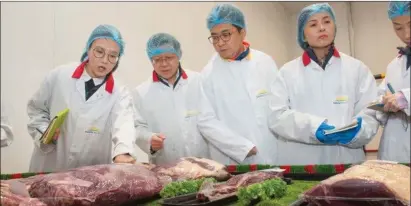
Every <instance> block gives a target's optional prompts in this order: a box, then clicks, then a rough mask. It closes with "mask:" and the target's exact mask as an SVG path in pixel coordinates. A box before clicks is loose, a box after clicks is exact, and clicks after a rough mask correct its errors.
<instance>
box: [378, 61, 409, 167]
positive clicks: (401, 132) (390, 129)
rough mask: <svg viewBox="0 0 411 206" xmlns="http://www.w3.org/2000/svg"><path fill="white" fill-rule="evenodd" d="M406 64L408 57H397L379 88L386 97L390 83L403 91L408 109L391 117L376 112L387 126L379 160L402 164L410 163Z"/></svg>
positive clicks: (379, 150)
mask: <svg viewBox="0 0 411 206" xmlns="http://www.w3.org/2000/svg"><path fill="white" fill-rule="evenodd" d="M406 62H407V57H406V56H404V55H403V56H399V57H396V58H395V59H394V60H393V61H392V62H391V63H390V64H389V65H388V67H387V72H386V76H385V79H384V80H383V81H382V82H381V84H380V87H379V94H380V95H384V94H385V92H386V91H389V90H388V87H387V86H386V85H387V82H389V83H390V84H391V86H392V87H393V89H394V90H395V91H396V92H398V91H401V92H402V93H403V94H404V96H405V98H406V99H407V101H408V107H407V108H406V109H404V110H403V111H400V112H397V113H393V114H389V115H387V113H383V112H376V119H377V120H378V121H379V122H380V123H382V125H385V126H384V130H383V133H382V136H381V140H380V146H379V149H378V159H382V160H390V161H396V162H401V163H409V162H410V68H408V70H406V68H405V65H406ZM404 113H405V114H406V115H405V114H404ZM407 118H408V120H407ZM375 127H378V126H375Z"/></svg>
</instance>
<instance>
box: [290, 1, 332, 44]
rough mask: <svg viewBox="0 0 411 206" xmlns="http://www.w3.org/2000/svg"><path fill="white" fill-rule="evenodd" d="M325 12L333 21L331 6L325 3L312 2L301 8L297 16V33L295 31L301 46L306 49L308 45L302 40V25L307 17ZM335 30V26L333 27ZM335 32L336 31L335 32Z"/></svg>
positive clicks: (303, 25)
mask: <svg viewBox="0 0 411 206" xmlns="http://www.w3.org/2000/svg"><path fill="white" fill-rule="evenodd" d="M321 12H327V13H328V14H329V15H330V16H331V18H332V19H333V21H334V22H335V15H334V11H333V9H332V8H331V6H330V5H329V4H327V3H320V4H312V5H310V6H307V7H305V8H303V9H302V10H301V12H300V15H299V16H298V28H297V30H298V33H297V35H298V36H297V41H298V44H299V45H300V47H301V48H303V49H306V48H307V47H308V45H307V43H305V42H304V27H305V25H306V24H307V21H308V19H309V18H310V17H311V16H312V15H314V14H317V13H321ZM335 30H336V31H337V27H335ZM335 34H337V32H335Z"/></svg>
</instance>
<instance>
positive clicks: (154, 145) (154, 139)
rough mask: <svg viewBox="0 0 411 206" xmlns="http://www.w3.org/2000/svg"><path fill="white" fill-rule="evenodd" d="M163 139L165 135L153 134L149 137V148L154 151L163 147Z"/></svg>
mask: <svg viewBox="0 0 411 206" xmlns="http://www.w3.org/2000/svg"><path fill="white" fill-rule="evenodd" d="M165 139H166V137H165V136H164V135H163V134H153V136H151V139H150V145H151V149H152V150H153V151H155V152H157V151H158V150H160V149H163V146H164V140H165Z"/></svg>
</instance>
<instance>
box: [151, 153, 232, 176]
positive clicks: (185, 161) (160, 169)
mask: <svg viewBox="0 0 411 206" xmlns="http://www.w3.org/2000/svg"><path fill="white" fill-rule="evenodd" d="M152 171H154V172H155V173H157V174H158V175H160V176H169V177H171V178H172V180H173V181H177V180H178V181H180V180H189V179H199V178H202V177H213V178H215V179H217V180H219V181H223V180H227V179H228V178H230V176H231V175H230V173H228V172H227V170H226V168H225V166H224V165H222V164H220V163H218V162H215V161H213V160H209V159H205V158H196V157H184V158H180V159H179V160H178V161H177V162H176V163H174V164H170V165H159V166H155V167H154V168H152Z"/></svg>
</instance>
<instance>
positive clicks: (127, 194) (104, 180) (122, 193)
mask: <svg viewBox="0 0 411 206" xmlns="http://www.w3.org/2000/svg"><path fill="white" fill-rule="evenodd" d="M162 186H163V183H162V182H161V180H160V179H159V178H158V177H157V176H156V174H155V173H154V172H151V171H150V170H148V169H147V168H146V167H143V166H140V165H132V164H106V165H94V166H86V167H80V168H76V169H71V170H68V171H65V172H58V173H52V174H48V175H44V176H43V178H40V179H38V180H36V181H34V182H33V183H32V184H31V187H30V189H29V192H30V195H31V197H35V198H39V199H41V200H42V201H43V202H45V203H46V204H47V205H50V206H57V205H64V206H69V205H76V206H83V205H87V206H89V205H121V204H123V203H125V202H128V201H131V200H137V199H144V198H149V197H153V196H155V195H156V194H158V193H159V192H160V190H161V189H162Z"/></svg>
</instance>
